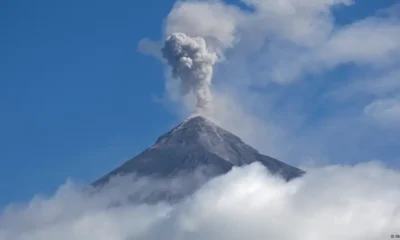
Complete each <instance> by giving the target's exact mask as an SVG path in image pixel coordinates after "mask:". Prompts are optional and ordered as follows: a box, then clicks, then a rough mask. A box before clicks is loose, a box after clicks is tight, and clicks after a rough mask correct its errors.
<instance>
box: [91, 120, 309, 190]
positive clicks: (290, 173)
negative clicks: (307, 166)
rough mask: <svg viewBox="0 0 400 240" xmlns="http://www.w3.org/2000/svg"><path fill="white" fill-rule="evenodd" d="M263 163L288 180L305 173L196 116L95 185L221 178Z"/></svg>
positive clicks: (163, 136) (272, 171)
mask: <svg viewBox="0 0 400 240" xmlns="http://www.w3.org/2000/svg"><path fill="white" fill-rule="evenodd" d="M253 162H260V163H261V164H262V165H264V166H265V167H266V168H267V169H268V170H269V171H270V172H271V173H273V174H279V175H280V176H282V177H283V178H284V179H285V180H287V181H289V180H291V179H293V178H296V177H298V176H301V175H303V174H304V171H302V170H300V169H298V168H295V167H293V166H290V165H288V164H286V163H284V162H281V161H279V160H277V159H274V158H272V157H269V156H266V155H263V154H260V153H259V152H258V151H257V150H256V149H254V148H252V147H251V146H249V145H247V144H246V143H244V142H243V141H242V140H241V139H240V138H239V137H237V136H236V135H234V134H232V133H230V132H229V131H227V130H225V129H223V128H221V127H219V126H217V125H216V124H215V123H214V122H213V121H211V120H210V119H207V118H205V117H202V116H199V115H197V116H192V117H189V118H187V119H185V120H184V121H183V122H182V123H180V124H178V125H177V126H176V127H174V128H173V129H171V130H170V131H168V132H167V133H165V134H163V135H161V136H160V137H159V138H158V139H157V141H156V142H155V144H154V145H152V146H151V147H149V148H148V149H146V150H144V151H143V152H141V153H140V154H139V155H137V156H135V157H133V158H132V159H130V160H128V161H127V162H125V163H123V164H122V165H121V166H119V167H117V168H116V169H114V170H113V171H111V172H109V173H108V174H106V175H105V176H103V177H102V178H100V179H99V180H97V181H95V182H94V183H93V185H95V186H97V185H102V184H104V183H106V182H108V181H109V180H110V178H111V177H113V176H116V175H126V174H129V173H135V174H137V175H138V176H154V177H171V176H174V174H177V173H178V172H185V171H186V172H190V171H194V170H195V169H196V168H197V167H200V166H207V167H210V169H211V172H214V173H215V175H220V174H224V173H226V172H228V171H229V170H230V169H231V168H232V167H234V166H243V165H247V164H251V163H253Z"/></svg>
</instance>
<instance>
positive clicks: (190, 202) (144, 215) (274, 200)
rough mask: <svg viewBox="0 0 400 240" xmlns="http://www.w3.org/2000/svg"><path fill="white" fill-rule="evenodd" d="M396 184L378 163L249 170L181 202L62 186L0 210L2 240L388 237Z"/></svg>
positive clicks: (395, 214) (395, 212)
mask: <svg viewBox="0 0 400 240" xmlns="http://www.w3.org/2000/svg"><path fill="white" fill-rule="evenodd" d="M399 182H400V174H399V173H398V172H395V171H392V170H388V169H385V168H384V167H382V166H380V165H379V164H377V163H366V164H361V165H357V166H354V167H350V166H329V167H323V168H316V169H309V173H307V174H306V175H305V176H304V177H303V178H300V179H297V180H295V181H292V182H289V183H285V182H284V181H282V180H281V179H279V178H276V177H274V176H271V175H269V174H267V173H266V172H265V170H264V168H262V167H261V166H259V165H258V164H253V165H250V166H248V167H245V168H240V169H234V170H233V171H231V172H230V173H228V174H227V175H225V176H221V177H219V178H216V179H214V180H212V181H210V182H208V183H207V184H206V185H204V186H203V187H202V188H201V189H200V190H199V191H198V192H197V193H196V194H195V195H194V196H193V197H191V198H188V199H187V200H186V201H184V202H181V203H177V204H173V205H168V204H158V205H138V204H132V203H131V204H122V205H119V206H118V207H109V205H110V204H112V203H113V202H114V201H115V200H116V199H120V200H121V199H124V198H126V197H127V195H126V193H127V192H126V188H125V187H127V186H128V185H126V184H122V185H114V186H113V187H112V188H111V189H112V190H113V191H110V190H111V189H109V190H106V191H104V192H102V193H99V194H97V195H87V194H85V193H84V192H82V191H81V190H82V189H80V188H79V187H78V188H77V187H76V186H74V185H71V184H66V185H65V186H63V187H61V188H60V190H59V191H58V192H57V194H56V195H55V196H53V197H51V198H44V199H34V200H32V202H30V203H29V204H28V205H22V206H19V207H18V208H9V209H8V210H6V211H5V212H3V214H2V215H0V239H1V240H28V239H29V240H53V239H59V240H71V239H74V240H87V239H98V240H102V239H107V240H110V239H112V240H127V239H135V240H156V239H166V240H169V239H170V240H172V239H174V240H179V239H199V240H200V239H209V240H213V239H215V240H217V239H218V240H224V239H227V240H228V239H254V240H257V239H260V240H261V239H262V240H264V239H282V240H285V239H288V240H289V239H299V240H302V239H307V240H313V239H315V240H317V239H318V240H319V239H328V240H329V239H332V240H336V239H343V240H345V239H351V240H357V239H363V240H364V239H371V240H372V239H373V240H375V239H376V240H378V239H386V238H390V235H391V234H395V233H398V230H399V229H400V211H399V209H400V203H399V201H398V199H399V197H400V185H399ZM157 184H159V183H156V185H157ZM139 185H141V184H139ZM123 186H125V187H123ZM130 186H131V187H133V186H135V185H130ZM150 186H151V185H150ZM153 186H154V185H153ZM147 190H150V189H147ZM118 191H120V192H119V194H115V193H116V192H118ZM128 192H129V191H128Z"/></svg>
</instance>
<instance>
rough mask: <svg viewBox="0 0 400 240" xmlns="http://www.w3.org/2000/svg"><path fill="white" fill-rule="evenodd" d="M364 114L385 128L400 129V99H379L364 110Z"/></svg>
mask: <svg viewBox="0 0 400 240" xmlns="http://www.w3.org/2000/svg"><path fill="white" fill-rule="evenodd" d="M364 114H365V115H367V117H369V118H371V119H372V120H374V121H376V122H377V123H378V124H381V125H383V126H389V127H400V98H398V97H395V98H387V99H377V100H375V101H373V102H371V103H370V104H369V105H367V106H366V107H365V108H364Z"/></svg>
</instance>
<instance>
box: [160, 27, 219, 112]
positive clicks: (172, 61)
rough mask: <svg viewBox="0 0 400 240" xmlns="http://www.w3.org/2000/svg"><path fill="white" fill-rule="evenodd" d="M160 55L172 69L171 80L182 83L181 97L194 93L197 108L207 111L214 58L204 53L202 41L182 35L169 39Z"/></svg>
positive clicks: (206, 50)
mask: <svg viewBox="0 0 400 240" xmlns="http://www.w3.org/2000/svg"><path fill="white" fill-rule="evenodd" d="M161 51H162V55H163V57H164V58H165V59H166V60H167V62H168V64H169V65H170V66H171V67H172V75H173V77H174V78H179V79H180V81H181V84H180V86H181V94H182V95H187V94H189V93H193V94H194V95H195V96H196V99H197V107H198V108H199V109H205V108H207V107H208V106H209V104H210V103H211V101H212V95H211V91H210V85H211V79H212V74H213V65H214V64H215V62H216V61H217V54H216V53H213V52H210V51H209V50H208V49H207V45H206V41H205V40H204V38H201V37H190V36H187V35H186V34H184V33H173V34H172V35H170V36H169V37H168V38H167V39H166V41H165V43H164V47H163V48H162V50H161Z"/></svg>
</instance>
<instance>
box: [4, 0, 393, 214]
mask: <svg viewBox="0 0 400 240" xmlns="http://www.w3.org/2000/svg"><path fill="white" fill-rule="evenodd" d="M393 2H394V1H389V0H384V1H383V0H381V1H372V0H370V1H368V3H365V1H364V3H363V4H362V5H361V4H356V5H355V6H353V7H350V8H348V9H345V10H343V11H339V12H337V16H338V19H339V22H343V23H346V22H347V21H352V20H353V19H354V18H359V17H363V16H366V15H368V14H370V13H371V12H373V11H375V10H376V9H377V8H381V7H385V6H387V5H389V4H391V3H393ZM173 3H174V1H172V0H146V1H131V0H129V1H128V0H117V1H104V0H96V1H94V0H91V1H90V0H89V1H81V0H69V1H53V0H39V1H32V0H3V1H1V3H0V29H1V34H0V162H1V167H0V193H1V194H0V208H1V206H3V205H4V204H6V203H8V202H11V201H19V200H26V199H29V198H31V197H32V196H33V195H34V194H36V193H50V192H52V191H54V190H55V189H56V188H57V186H59V185H60V184H62V183H64V182H65V180H66V179H67V178H68V177H71V178H72V179H79V180H82V181H85V182H90V181H92V180H94V179H96V178H97V177H99V176H101V175H102V174H104V173H106V172H107V171H109V170H111V169H112V168H113V167H115V166H117V165H118V164H120V163H121V162H122V161H124V160H126V159H128V158H129V157H131V156H133V155H135V154H137V153H138V152H140V151H141V150H143V149H144V148H146V147H147V146H149V145H151V144H152V143H153V142H154V141H155V140H156V138H157V137H158V136H159V135H160V134H161V133H164V132H165V131H166V130H168V129H169V128H170V127H171V126H172V125H173V124H174V123H176V122H177V121H178V120H179V119H177V118H176V117H175V116H173V115H171V114H170V113H169V112H168V111H167V110H166V109H165V108H164V107H163V106H162V105H160V104H159V103H156V102H155V101H154V100H153V97H152V96H153V95H161V94H162V93H163V88H164V87H163V86H164V79H163V68H162V65H161V64H160V63H159V62H158V61H156V60H155V59H153V58H151V57H148V56H144V55H142V54H140V53H138V52H137V51H136V49H137V43H138V41H139V40H140V39H141V38H143V37H149V38H151V39H160V38H161V24H162V21H163V19H164V18H165V17H166V15H167V14H168V13H169V11H170V9H171V7H172V5H173Z"/></svg>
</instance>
